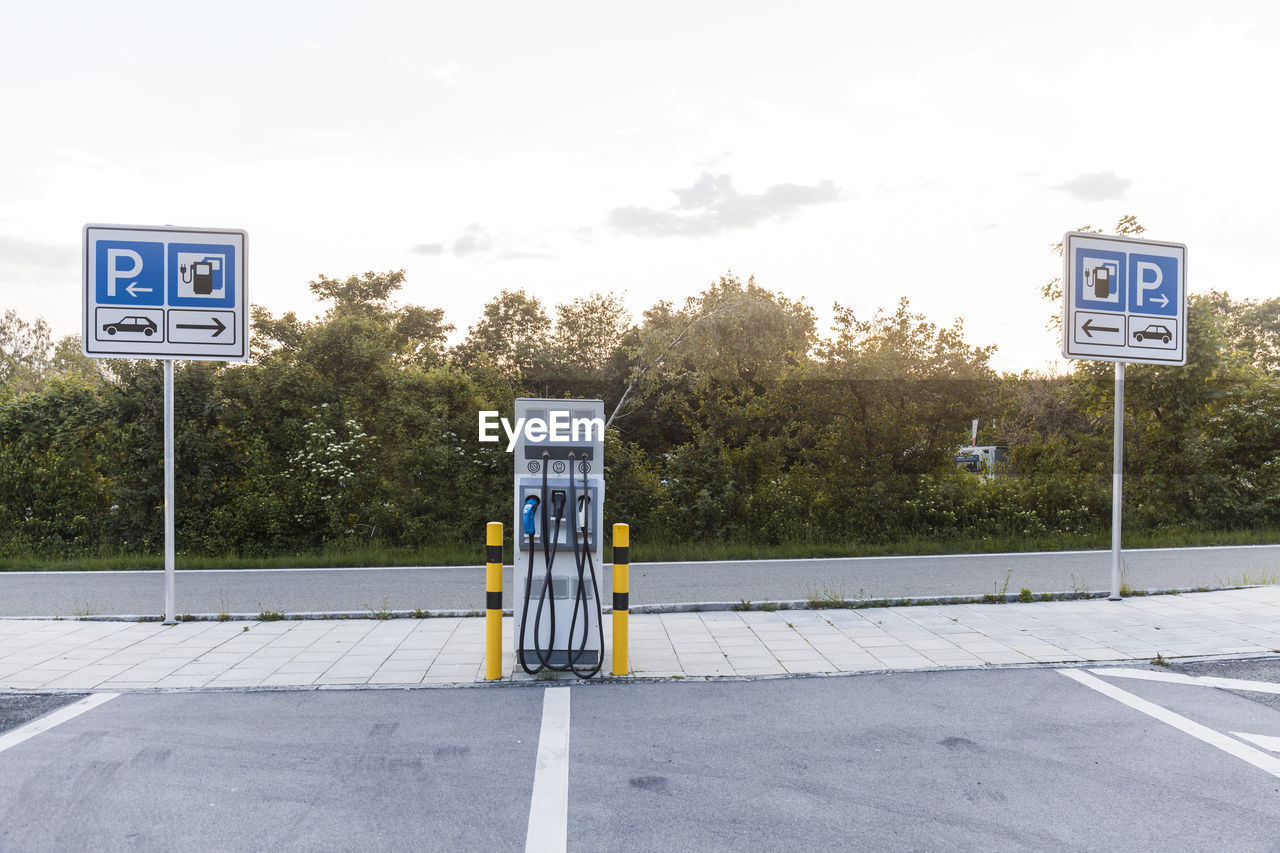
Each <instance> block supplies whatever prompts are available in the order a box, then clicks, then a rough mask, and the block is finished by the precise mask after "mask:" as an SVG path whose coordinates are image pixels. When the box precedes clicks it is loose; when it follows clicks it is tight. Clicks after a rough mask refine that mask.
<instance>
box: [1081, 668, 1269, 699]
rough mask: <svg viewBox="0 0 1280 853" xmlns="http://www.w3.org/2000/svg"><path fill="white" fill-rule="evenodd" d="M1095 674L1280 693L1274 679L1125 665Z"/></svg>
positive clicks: (1094, 671) (1093, 671)
mask: <svg viewBox="0 0 1280 853" xmlns="http://www.w3.org/2000/svg"><path fill="white" fill-rule="evenodd" d="M1089 671H1090V672H1092V673H1093V674H1094V675H1106V676H1110V677H1112V678H1137V679H1141V680H1142V681H1166V682H1168V683H1170V684H1186V685H1189V686H1191V687H1216V688H1218V689H1219V690H1249V691H1252V692H1254V693H1275V694H1277V695H1280V684H1276V683H1275V682H1274V681H1246V680H1245V679H1243V678H1218V677H1216V676H1213V675H1199V676H1197V675H1180V674H1178V673H1176V672H1152V671H1151V670H1147V669H1127V668H1125V667H1100V668H1098V669H1091V670H1089Z"/></svg>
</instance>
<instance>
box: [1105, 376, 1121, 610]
mask: <svg viewBox="0 0 1280 853" xmlns="http://www.w3.org/2000/svg"><path fill="white" fill-rule="evenodd" d="M1115 415H1116V422H1115V427H1114V429H1113V431H1112V435H1111V444H1112V448H1111V595H1110V596H1108V597H1109V598H1110V599H1111V600H1112V601H1119V600H1120V505H1121V504H1122V503H1123V501H1122V498H1123V496H1124V362H1123V361H1117V362H1116V413H1115Z"/></svg>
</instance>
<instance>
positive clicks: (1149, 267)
mask: <svg viewBox="0 0 1280 853" xmlns="http://www.w3.org/2000/svg"><path fill="white" fill-rule="evenodd" d="M1063 250H1064V251H1063V262H1064V265H1065V269H1064V272H1063V276H1062V281H1063V288H1062V289H1063V322H1062V354H1063V356H1065V357H1066V358H1077V359H1088V360H1093V361H1124V362H1137V363H1141V364H1170V365H1182V364H1186V363H1187V247H1186V246H1184V245H1183V244H1181V243H1161V242H1157V241H1154V240H1138V239H1135V238H1132V237H1108V236H1103V235H1101V234H1086V233H1082V232H1079V231H1071V232H1068V233H1067V235H1066V237H1065V238H1064V239H1063Z"/></svg>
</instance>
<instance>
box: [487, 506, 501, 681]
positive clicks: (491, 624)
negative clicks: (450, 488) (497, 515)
mask: <svg viewBox="0 0 1280 853" xmlns="http://www.w3.org/2000/svg"><path fill="white" fill-rule="evenodd" d="M484 559H485V566H484V568H485V571H484V599H485V601H484V608H485V610H484V633H485V644H484V678H485V681H494V680H496V679H499V678H502V522H501V521H491V522H489V526H488V529H487V530H486V531H485V555H484Z"/></svg>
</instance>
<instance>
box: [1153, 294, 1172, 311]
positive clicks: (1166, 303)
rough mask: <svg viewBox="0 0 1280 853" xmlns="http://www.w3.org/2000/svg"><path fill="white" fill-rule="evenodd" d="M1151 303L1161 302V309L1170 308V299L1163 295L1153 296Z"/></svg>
mask: <svg viewBox="0 0 1280 853" xmlns="http://www.w3.org/2000/svg"><path fill="white" fill-rule="evenodd" d="M1151 301H1152V302H1159V303H1160V307H1161V308H1168V307H1169V297H1167V296H1165V295H1164V294H1163V293H1161V294H1160V295H1159V296H1153V297H1151Z"/></svg>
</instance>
